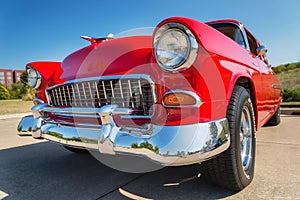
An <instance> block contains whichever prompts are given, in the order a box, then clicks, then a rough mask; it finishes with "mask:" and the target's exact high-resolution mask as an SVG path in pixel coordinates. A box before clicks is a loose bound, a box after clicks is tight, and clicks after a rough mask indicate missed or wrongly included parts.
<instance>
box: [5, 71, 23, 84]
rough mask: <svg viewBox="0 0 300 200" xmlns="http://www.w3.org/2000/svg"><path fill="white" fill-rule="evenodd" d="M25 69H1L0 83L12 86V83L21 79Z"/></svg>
mask: <svg viewBox="0 0 300 200" xmlns="http://www.w3.org/2000/svg"><path fill="white" fill-rule="evenodd" d="M23 72H24V70H11V69H0V84H2V85H4V86H5V87H10V86H11V84H13V83H16V82H18V81H20V76H21V74H22V73H23Z"/></svg>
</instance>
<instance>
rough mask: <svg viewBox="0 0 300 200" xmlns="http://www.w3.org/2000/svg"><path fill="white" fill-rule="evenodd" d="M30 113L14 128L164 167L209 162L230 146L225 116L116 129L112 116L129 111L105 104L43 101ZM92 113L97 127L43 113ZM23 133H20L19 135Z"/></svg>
mask: <svg viewBox="0 0 300 200" xmlns="http://www.w3.org/2000/svg"><path fill="white" fill-rule="evenodd" d="M32 111H33V114H34V115H31V116H26V117H23V119H22V120H21V122H20V124H19V126H18V131H19V132H26V134H28V132H31V134H32V136H33V137H34V138H45V139H47V140H50V141H54V142H58V143H60V144H63V145H69V146H73V147H77V148H87V149H92V150H98V151H99V152H100V153H103V154H110V155H115V154H122V155H124V154H127V155H136V156H139V157H145V158H148V159H150V160H152V161H153V162H155V163H158V164H161V165H167V166H179V165H188V164H193V163H199V162H202V161H205V160H208V159H210V158H212V157H214V156H216V155H218V154H220V153H221V152H223V151H225V150H226V149H227V148H228V147H229V145H230V136H229V131H228V122H227V119H225V118H224V119H220V120H216V121H211V122H207V123H197V124H190V125H180V126H161V125H156V124H152V123H148V124H146V125H143V126H135V127H122V126H121V127H118V126H117V125H116V124H115V122H114V120H113V118H112V116H113V115H126V114H130V110H128V109H118V108H116V107H115V106H111V105H108V106H104V107H102V108H99V109H97V108H95V109H88V110H87V109H75V108H70V109H63V108H53V107H49V106H48V105H46V104H39V105H36V106H34V107H32ZM47 112H51V113H59V114H73V115H91V114H93V115H94V116H96V115H95V114H97V115H98V116H99V117H100V118H101V121H102V125H98V126H95V125H93V126H91V125H87V124H84V125H83V124H79V125H77V126H76V127H74V126H70V125H67V124H63V123H58V122H56V121H53V120H51V119H50V118H48V117H46V116H47V115H45V113H47ZM21 134H22V133H20V135H21Z"/></svg>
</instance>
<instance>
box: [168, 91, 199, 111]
mask: <svg viewBox="0 0 300 200" xmlns="http://www.w3.org/2000/svg"><path fill="white" fill-rule="evenodd" d="M171 93H184V94H187V95H190V96H192V97H193V98H194V99H195V100H196V103H195V104H191V105H180V106H168V105H166V104H165V103H164V101H163V100H164V98H165V96H166V95H168V94H171ZM163 100H162V105H163V106H164V107H165V108H186V107H197V108H199V107H200V106H201V105H202V101H201V99H200V97H199V96H198V95H197V94H196V93H195V92H192V91H188V90H169V91H168V92H166V93H165V94H164V96H163Z"/></svg>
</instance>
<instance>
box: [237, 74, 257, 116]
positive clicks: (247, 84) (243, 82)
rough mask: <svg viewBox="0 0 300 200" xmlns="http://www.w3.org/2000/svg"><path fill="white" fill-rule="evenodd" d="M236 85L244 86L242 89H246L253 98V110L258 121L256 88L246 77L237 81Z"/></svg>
mask: <svg viewBox="0 0 300 200" xmlns="http://www.w3.org/2000/svg"><path fill="white" fill-rule="evenodd" d="M236 85H238V86H242V87H244V88H245V89H246V90H247V91H248V93H249V95H250V98H251V101H252V104H253V110H254V115H255V120H256V121H257V109H256V98H255V89H254V87H253V85H252V82H251V80H250V79H249V78H246V77H240V78H238V80H237V81H236V83H235V86H236Z"/></svg>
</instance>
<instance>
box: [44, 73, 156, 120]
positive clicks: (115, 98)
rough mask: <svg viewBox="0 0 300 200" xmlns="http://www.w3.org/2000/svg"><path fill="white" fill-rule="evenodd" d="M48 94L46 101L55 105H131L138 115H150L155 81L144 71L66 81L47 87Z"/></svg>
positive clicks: (125, 106)
mask: <svg viewBox="0 0 300 200" xmlns="http://www.w3.org/2000/svg"><path fill="white" fill-rule="evenodd" d="M145 76H146V75H145ZM103 78H104V79H103ZM47 95H48V99H49V104H50V105H51V106H54V107H80V108H93V107H95V108H99V107H102V106H104V105H107V104H116V105H118V107H120V108H131V109H133V110H134V111H135V112H134V114H132V115H137V116H151V115H152V114H153V104H154V103H155V102H156V96H155V87H154V83H153V82H152V80H151V79H150V78H149V77H148V76H147V77H143V75H139V76H138V77H137V78H135V77H129V78H126V76H122V77H120V78H118V77H116V78H115V77H111V78H110V79H108V78H107V77H100V78H99V77H98V78H94V79H89V80H85V79H84V80H76V81H69V82H66V83H65V84H62V85H57V86H54V87H51V88H48V89H47Z"/></svg>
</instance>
